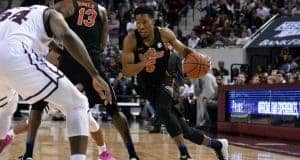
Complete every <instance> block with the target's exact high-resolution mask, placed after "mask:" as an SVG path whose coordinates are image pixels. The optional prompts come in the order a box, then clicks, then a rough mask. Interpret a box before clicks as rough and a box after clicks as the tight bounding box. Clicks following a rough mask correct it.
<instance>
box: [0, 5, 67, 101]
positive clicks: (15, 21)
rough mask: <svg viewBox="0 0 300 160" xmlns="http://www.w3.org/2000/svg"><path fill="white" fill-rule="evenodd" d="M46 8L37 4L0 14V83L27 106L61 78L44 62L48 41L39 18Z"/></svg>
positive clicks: (43, 23)
mask: <svg viewBox="0 0 300 160" xmlns="http://www.w3.org/2000/svg"><path fill="white" fill-rule="evenodd" d="M46 9H47V7H46V6H40V5H35V6H31V7H18V8H13V9H9V10H6V11H4V12H3V13H2V14H1V15H0V44H1V47H0V83H5V85H8V86H10V88H13V89H15V90H16V91H17V92H18V93H19V94H20V95H21V97H22V99H23V100H24V101H26V102H29V103H32V102H36V101H37V100H40V99H44V98H46V97H47V96H49V95H50V94H51V93H52V92H54V91H55V90H56V89H57V87H58V80H59V79H61V78H62V77H63V74H62V73H61V72H59V71H58V69H57V68H55V67H54V66H53V65H51V64H49V63H48V62H47V61H46V60H45V56H47V54H48V52H49V48H48V44H49V43H50V41H51V40H52V39H51V38H50V37H49V36H48V34H47V31H46V28H45V22H44V19H43V18H44V11H45V10H46ZM46 23H48V22H46ZM0 92H1V85H0Z"/></svg>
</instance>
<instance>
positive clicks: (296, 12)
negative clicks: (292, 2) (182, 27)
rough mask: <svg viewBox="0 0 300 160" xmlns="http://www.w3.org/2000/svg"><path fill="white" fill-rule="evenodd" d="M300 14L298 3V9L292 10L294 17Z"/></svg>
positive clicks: (299, 3)
mask: <svg viewBox="0 0 300 160" xmlns="http://www.w3.org/2000/svg"><path fill="white" fill-rule="evenodd" d="M296 14H297V15H299V14H300V2H297V4H296V7H294V8H293V9H292V15H296Z"/></svg>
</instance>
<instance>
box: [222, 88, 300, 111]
mask: <svg viewBox="0 0 300 160" xmlns="http://www.w3.org/2000/svg"><path fill="white" fill-rule="evenodd" d="M228 112H229V113H233V114H234V113H241V114H254V115H283V116H297V117H298V116H300V90H238V91H236V90H234V91H228Z"/></svg>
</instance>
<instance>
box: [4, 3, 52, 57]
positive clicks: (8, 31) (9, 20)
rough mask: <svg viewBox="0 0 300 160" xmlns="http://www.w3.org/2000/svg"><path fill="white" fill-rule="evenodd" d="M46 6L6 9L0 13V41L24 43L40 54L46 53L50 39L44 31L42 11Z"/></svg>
mask: <svg viewBox="0 0 300 160" xmlns="http://www.w3.org/2000/svg"><path fill="white" fill-rule="evenodd" d="M47 8H48V7H46V6H41V5H34V6H31V7H18V8H13V9H9V10H6V11H5V12H3V13H2V14H1V15H0V41H1V40H5V41H7V42H8V43H11V44H15V43H20V42H21V43H25V44H26V46H27V47H28V48H32V49H34V50H35V51H36V52H38V53H39V54H44V55H40V56H46V55H47V53H48V50H49V49H48V44H49V43H50V41H51V40H52V39H51V38H50V37H49V36H48V35H47V32H46V28H45V25H44V24H45V22H44V14H43V13H44V11H45V10H46V9H47Z"/></svg>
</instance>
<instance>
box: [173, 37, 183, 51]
mask: <svg viewBox="0 0 300 160" xmlns="http://www.w3.org/2000/svg"><path fill="white" fill-rule="evenodd" d="M171 44H172V46H173V47H174V49H175V50H176V51H177V52H179V53H183V52H184V50H185V48H187V47H186V46H185V45H184V44H183V43H182V42H180V41H179V40H178V39H176V38H175V39H173V40H172V41H171Z"/></svg>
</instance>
